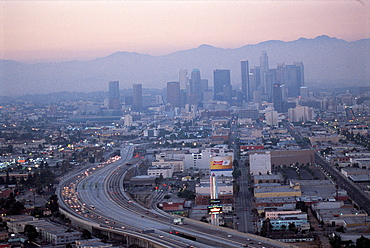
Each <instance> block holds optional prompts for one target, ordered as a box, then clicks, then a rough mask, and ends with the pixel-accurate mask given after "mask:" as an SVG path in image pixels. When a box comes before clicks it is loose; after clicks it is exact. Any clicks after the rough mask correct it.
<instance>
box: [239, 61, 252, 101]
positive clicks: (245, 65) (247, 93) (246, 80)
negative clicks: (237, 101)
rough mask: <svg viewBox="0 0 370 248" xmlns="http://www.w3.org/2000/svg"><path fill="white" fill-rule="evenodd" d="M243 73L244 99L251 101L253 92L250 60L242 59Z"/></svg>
mask: <svg viewBox="0 0 370 248" xmlns="http://www.w3.org/2000/svg"><path fill="white" fill-rule="evenodd" d="M240 65H241V73H242V75H241V76H242V94H243V100H244V101H246V102H249V101H250V100H251V93H250V88H249V62H248V60H242V61H240Z"/></svg>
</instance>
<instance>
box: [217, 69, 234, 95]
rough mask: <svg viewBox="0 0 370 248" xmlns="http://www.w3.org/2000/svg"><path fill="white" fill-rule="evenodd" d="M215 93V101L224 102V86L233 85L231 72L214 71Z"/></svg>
mask: <svg viewBox="0 0 370 248" xmlns="http://www.w3.org/2000/svg"><path fill="white" fill-rule="evenodd" d="M213 85H214V86H213V93H214V99H215V100H224V99H223V94H224V86H225V85H231V83H230V70H223V69H217V70H214V71H213Z"/></svg>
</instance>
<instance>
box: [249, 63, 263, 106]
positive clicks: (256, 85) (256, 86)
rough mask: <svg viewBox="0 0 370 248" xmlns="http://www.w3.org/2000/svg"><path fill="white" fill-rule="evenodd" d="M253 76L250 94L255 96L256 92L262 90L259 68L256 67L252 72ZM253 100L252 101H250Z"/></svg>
mask: <svg viewBox="0 0 370 248" xmlns="http://www.w3.org/2000/svg"><path fill="white" fill-rule="evenodd" d="M250 71H251V76H250V86H249V89H250V92H251V94H254V93H253V92H254V91H257V90H261V87H260V85H261V70H260V67H259V66H255V67H254V68H252V69H251V70H250ZM250 100H252V99H250Z"/></svg>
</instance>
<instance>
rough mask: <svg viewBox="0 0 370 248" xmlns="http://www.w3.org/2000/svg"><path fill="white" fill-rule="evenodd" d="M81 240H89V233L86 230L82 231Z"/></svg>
mask: <svg viewBox="0 0 370 248" xmlns="http://www.w3.org/2000/svg"><path fill="white" fill-rule="evenodd" d="M82 238H84V239H91V232H89V230H87V229H83V230H82Z"/></svg>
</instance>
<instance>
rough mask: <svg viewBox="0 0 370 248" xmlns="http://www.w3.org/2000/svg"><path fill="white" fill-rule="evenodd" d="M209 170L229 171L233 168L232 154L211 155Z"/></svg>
mask: <svg viewBox="0 0 370 248" xmlns="http://www.w3.org/2000/svg"><path fill="white" fill-rule="evenodd" d="M210 169H211V171H231V170H232V169H233V162H232V156H220V157H211V161H210Z"/></svg>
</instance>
